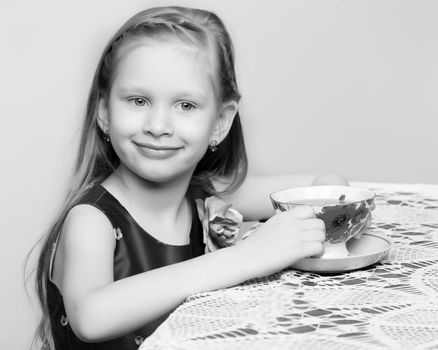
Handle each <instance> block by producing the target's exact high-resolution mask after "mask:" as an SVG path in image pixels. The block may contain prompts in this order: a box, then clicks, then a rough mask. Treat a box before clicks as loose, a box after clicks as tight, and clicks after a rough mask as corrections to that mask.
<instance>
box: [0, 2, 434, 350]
mask: <svg viewBox="0 0 438 350" xmlns="http://www.w3.org/2000/svg"><path fill="white" fill-rule="evenodd" d="M173 3H178V4H181V5H187V6H193V7H204V8H209V9H212V10H214V11H215V12H217V13H218V14H219V15H220V16H221V17H222V18H223V20H224V22H225V23H226V25H227V26H228V29H229V31H230V32H231V34H232V36H233V39H234V42H235V46H236V58H237V72H238V81H239V85H240V89H241V92H242V95H243V98H242V101H241V102H242V103H241V111H242V117H243V124H244V127H245V130H246V140H247V146H248V153H249V158H250V163H251V167H250V169H251V171H252V172H258V173H286V172H301V173H319V172H336V173H339V174H344V175H346V176H347V177H348V178H349V179H351V180H363V181H376V182H407V183H438V164H437V162H438V161H437V159H438V157H437V152H438V147H437V146H438V141H437V132H438V118H437V116H438V113H437V112H438V104H437V97H438V64H437V62H438V21H437V18H438V2H436V1H433V0H431V1H425V0H412V1H403V0H394V1H390V0H364V1H354V0H351V1H347V0H344V1H342V0H325V1H309V0H303V1H290V0H271V1H266V0H264V1H261V0H252V1H235V0H193V1H175V2H173ZM161 4H163V5H165V4H172V2H169V1H140V0H131V1H109V0H94V1H85V0H80V1H56V0H38V1H36V0H35V1H32V0H0V43H1V46H0V116H1V128H0V130H1V131H0V133H1V137H0V142H1V144H0V145H1V147H0V152H1V160H2V171H1V181H0V186H1V192H0V193H1V198H2V204H1V222H0V227H1V229H2V235H1V238H2V244H1V245H0V246H1V255H0V258H1V266H2V269H1V270H2V273H1V283H2V288H1V295H0V296H1V308H0V310H1V314H0V329H1V333H2V336H1V337H0V348H1V349H9V350H13V349H25V348H26V346H27V345H28V344H29V340H30V338H31V335H32V332H33V328H34V326H35V322H36V319H37V315H38V313H37V308H36V307H35V306H32V304H31V303H30V301H29V300H28V299H27V297H26V295H25V292H24V288H23V283H22V264H23V259H24V256H25V254H26V252H27V251H28V250H29V249H30V248H31V246H32V245H33V244H34V243H35V241H36V240H37V238H38V237H40V235H41V234H42V232H43V230H44V229H45V228H46V227H47V225H48V224H49V223H50V221H51V217H52V216H53V214H54V213H55V212H56V208H57V206H58V204H59V201H60V200H61V198H62V194H63V191H64V189H65V187H66V185H67V183H68V179H69V173H70V170H71V167H72V164H73V159H74V153H75V148H76V145H77V139H78V125H79V121H80V119H81V117H82V112H83V110H84V105H85V99H86V94H87V91H88V86H89V85H90V81H91V76H92V74H93V71H94V69H95V64H96V62H97V59H98V57H99V55H100V52H101V50H102V49H103V46H104V45H105V43H106V41H107V39H109V37H110V36H111V35H112V34H113V32H114V31H115V30H116V29H117V28H118V27H119V26H120V25H121V24H122V23H123V22H124V21H125V20H126V19H127V18H128V17H130V16H131V15H132V14H134V13H135V12H137V11H139V10H141V9H143V8H145V7H149V6H155V5H161Z"/></svg>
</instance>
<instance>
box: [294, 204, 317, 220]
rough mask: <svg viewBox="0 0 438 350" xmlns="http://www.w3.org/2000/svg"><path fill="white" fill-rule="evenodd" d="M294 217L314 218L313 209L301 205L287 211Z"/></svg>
mask: <svg viewBox="0 0 438 350" xmlns="http://www.w3.org/2000/svg"><path fill="white" fill-rule="evenodd" d="M288 213H289V214H290V215H292V216H293V217H294V218H295V219H312V218H315V211H314V210H313V208H312V207H309V206H307V205H302V206H298V207H295V208H293V209H291V210H289V211H288Z"/></svg>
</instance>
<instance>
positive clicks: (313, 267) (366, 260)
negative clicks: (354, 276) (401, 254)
mask: <svg viewBox="0 0 438 350" xmlns="http://www.w3.org/2000/svg"><path fill="white" fill-rule="evenodd" d="M390 248H391V241H390V239H389V238H388V237H387V236H386V235H384V234H381V233H376V232H372V230H369V231H368V232H366V233H364V234H363V235H362V236H361V237H360V238H358V239H356V238H352V239H350V240H349V241H348V242H347V250H348V252H349V253H350V255H349V256H347V257H343V258H334V259H322V258H304V259H300V260H298V261H297V262H296V263H295V264H293V265H292V267H293V268H294V269H297V270H302V271H309V272H323V273H336V272H345V271H351V270H356V269H360V268H362V267H365V266H369V265H372V264H375V263H377V262H378V261H380V260H382V259H383V258H385V257H386V256H387V255H388V252H389V249H390Z"/></svg>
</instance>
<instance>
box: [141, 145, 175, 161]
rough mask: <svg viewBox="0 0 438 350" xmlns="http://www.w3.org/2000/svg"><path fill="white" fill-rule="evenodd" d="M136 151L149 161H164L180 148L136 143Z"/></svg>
mask: <svg viewBox="0 0 438 350" xmlns="http://www.w3.org/2000/svg"><path fill="white" fill-rule="evenodd" d="M134 144H135V145H136V146H137V149H138V151H139V152H140V153H141V154H142V155H144V156H146V157H147V158H151V159H166V158H170V157H172V156H174V155H175V154H176V153H177V152H178V151H179V150H180V149H182V147H175V146H167V145H153V144H148V143H137V142H134Z"/></svg>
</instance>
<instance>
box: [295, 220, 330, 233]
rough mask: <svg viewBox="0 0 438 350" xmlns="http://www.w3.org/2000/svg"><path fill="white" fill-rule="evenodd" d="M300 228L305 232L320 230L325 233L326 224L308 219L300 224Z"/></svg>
mask: <svg viewBox="0 0 438 350" xmlns="http://www.w3.org/2000/svg"><path fill="white" fill-rule="evenodd" d="M300 227H301V228H303V229H304V230H319V231H324V232H325V224H324V221H322V220H321V219H308V220H303V221H302V222H300Z"/></svg>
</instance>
